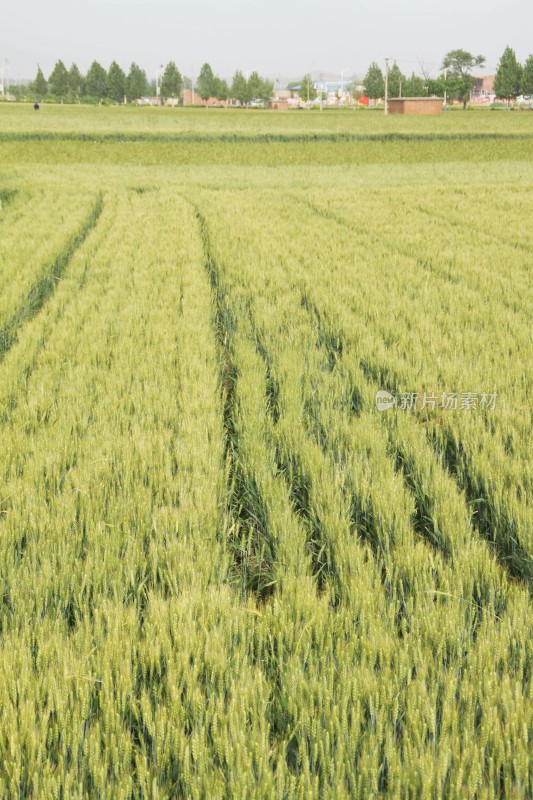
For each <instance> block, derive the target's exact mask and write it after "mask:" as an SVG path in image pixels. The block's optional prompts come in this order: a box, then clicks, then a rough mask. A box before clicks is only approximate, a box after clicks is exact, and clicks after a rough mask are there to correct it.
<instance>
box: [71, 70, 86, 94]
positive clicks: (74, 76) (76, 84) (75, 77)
mask: <svg viewBox="0 0 533 800" xmlns="http://www.w3.org/2000/svg"><path fill="white" fill-rule="evenodd" d="M68 88H69V92H70V94H71V95H73V96H74V97H78V98H79V97H80V95H82V94H84V91H85V79H84V77H83V75H82V74H81V72H80V71H79V69H78V67H77V65H76V64H73V65H72V66H71V68H70V69H69V71H68Z"/></svg>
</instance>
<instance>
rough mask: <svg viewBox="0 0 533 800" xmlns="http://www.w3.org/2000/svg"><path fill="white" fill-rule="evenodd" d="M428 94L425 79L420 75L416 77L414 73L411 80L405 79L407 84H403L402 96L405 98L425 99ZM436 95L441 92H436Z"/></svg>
mask: <svg viewBox="0 0 533 800" xmlns="http://www.w3.org/2000/svg"><path fill="white" fill-rule="evenodd" d="M426 94H427V90H426V84H425V83H424V79H423V78H421V77H420V75H415V73H414V72H413V73H412V74H411V77H410V78H406V79H405V83H402V95H403V97H425V96H426ZM434 94H439V92H434Z"/></svg>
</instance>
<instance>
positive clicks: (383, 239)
mask: <svg viewBox="0 0 533 800" xmlns="http://www.w3.org/2000/svg"><path fill="white" fill-rule="evenodd" d="M291 197H292V199H294V200H295V201H296V202H298V203H300V204H301V205H304V206H305V207H306V208H308V209H309V210H310V211H312V212H313V213H314V214H316V215H317V216H318V217H322V218H323V219H327V220H330V221H331V222H334V223H336V224H337V225H339V226H340V227H341V228H348V229H349V230H352V231H354V233H356V234H357V236H358V238H359V239H361V237H362V235H364V236H367V237H368V240H369V242H370V244H371V245H372V246H376V247H380V248H385V249H386V250H387V251H388V252H389V253H390V254H392V255H397V254H398V253H399V254H400V255H401V256H403V257H404V258H408V259H411V260H412V261H414V262H415V263H416V264H417V266H418V267H420V269H422V270H423V271H424V272H425V273H428V274H429V275H431V276H432V277H433V278H435V279H437V280H440V281H442V282H443V284H444V285H449V286H451V287H453V286H457V285H458V284H460V285H461V286H462V287H463V289H465V290H467V291H468V292H469V293H470V295H471V296H472V301H473V303H474V305H475V306H478V305H479V290H478V289H477V288H476V287H474V286H471V285H469V284H468V283H464V282H463V281H462V278H461V276H459V275H457V276H456V275H453V274H452V273H451V272H450V270H449V269H448V268H446V265H442V266H439V265H438V264H436V263H435V261H434V260H433V259H432V258H431V257H430V256H429V255H428V256H421V255H417V254H416V253H415V252H413V250H412V249H410V248H408V247H405V246H403V247H402V246H400V245H399V243H398V241H397V240H394V241H392V240H389V239H388V238H387V236H379V237H378V235H377V234H372V233H368V232H363V234H362V233H361V230H360V228H359V227H358V226H357V225H354V224H353V223H351V222H350V220H349V219H346V218H345V217H343V216H342V215H340V214H337V213H336V212H335V211H331V210H330V209H328V208H322V207H321V206H319V205H317V204H316V203H313V202H312V201H311V200H308V199H306V198H304V197H300V196H299V195H297V194H292V195H291ZM491 302H495V301H494V299H492V298H491ZM496 302H497V303H498V304H499V305H501V306H502V307H503V308H504V309H506V311H508V312H509V311H510V312H512V313H513V314H517V315H519V316H524V314H523V312H522V310H521V309H519V308H518V309H517V308H516V305H515V304H513V303H509V302H507V301H506V300H505V299H503V298H501V297H497V298H496Z"/></svg>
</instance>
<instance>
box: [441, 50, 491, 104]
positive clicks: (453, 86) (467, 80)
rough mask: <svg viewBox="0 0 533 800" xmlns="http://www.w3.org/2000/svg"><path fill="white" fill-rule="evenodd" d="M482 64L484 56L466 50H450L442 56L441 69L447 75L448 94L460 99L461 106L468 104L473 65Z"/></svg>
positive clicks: (473, 81) (472, 83)
mask: <svg viewBox="0 0 533 800" xmlns="http://www.w3.org/2000/svg"><path fill="white" fill-rule="evenodd" d="M484 64H485V56H474V55H472V53H469V52H468V50H450V51H449V52H448V53H446V55H445V56H444V60H443V62H442V70H443V71H445V72H446V75H447V86H448V88H447V92H448V95H449V96H451V97H456V98H457V99H458V100H462V103H463V108H466V107H467V105H468V101H469V99H470V92H471V91H472V88H473V86H474V83H475V80H476V79H475V78H474V77H473V75H472V70H473V69H474V67H483V66H484Z"/></svg>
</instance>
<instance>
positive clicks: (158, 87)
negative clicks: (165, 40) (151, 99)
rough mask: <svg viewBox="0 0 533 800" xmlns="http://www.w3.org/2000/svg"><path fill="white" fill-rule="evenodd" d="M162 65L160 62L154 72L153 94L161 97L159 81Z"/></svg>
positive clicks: (162, 70)
mask: <svg viewBox="0 0 533 800" xmlns="http://www.w3.org/2000/svg"><path fill="white" fill-rule="evenodd" d="M164 69H165V67H164V65H163V64H160V65H159V67H158V69H157V70H156V73H155V96H156V97H158V98H161V81H162V79H163V72H164Z"/></svg>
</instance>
